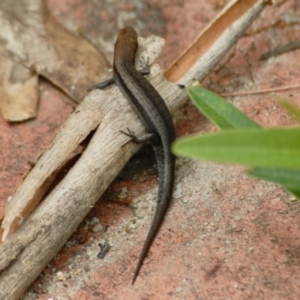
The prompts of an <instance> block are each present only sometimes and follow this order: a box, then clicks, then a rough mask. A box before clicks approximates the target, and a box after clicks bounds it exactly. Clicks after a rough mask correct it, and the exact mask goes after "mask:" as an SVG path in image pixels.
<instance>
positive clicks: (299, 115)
mask: <svg viewBox="0 0 300 300" xmlns="http://www.w3.org/2000/svg"><path fill="white" fill-rule="evenodd" d="M278 101H279V103H280V105H281V106H283V107H284V108H285V109H286V110H287V111H288V112H289V114H290V115H291V116H293V117H294V119H295V120H296V121H298V122H300V111H299V109H298V108H297V107H296V106H294V105H293V104H292V103H291V102H289V101H287V100H286V99H284V98H278Z"/></svg>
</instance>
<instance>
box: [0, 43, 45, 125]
mask: <svg viewBox="0 0 300 300" xmlns="http://www.w3.org/2000/svg"><path fill="white" fill-rule="evenodd" d="M0 69H1V73H0V110H1V112H2V115H3V117H4V119H5V120H8V121H12V122H20V121H24V120H28V119H31V118H34V117H35V116H36V111H37V105H38V97H39V92H38V75H37V74H36V73H35V72H31V71H30V69H28V68H27V67H25V66H24V65H22V64H20V63H19V62H16V61H14V60H13V58H12V57H11V56H10V55H9V53H8V52H7V51H5V49H3V47H2V45H0Z"/></svg>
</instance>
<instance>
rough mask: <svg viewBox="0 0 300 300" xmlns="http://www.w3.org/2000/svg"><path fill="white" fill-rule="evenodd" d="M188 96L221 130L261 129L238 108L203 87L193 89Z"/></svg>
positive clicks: (190, 89) (189, 90)
mask: <svg viewBox="0 0 300 300" xmlns="http://www.w3.org/2000/svg"><path fill="white" fill-rule="evenodd" d="M188 94H189V96H190V98H191V99H192V101H193V103H194V104H195V105H196V107H197V108H198V109H199V110H200V111H201V112H202V113H203V114H204V115H205V116H206V117H207V118H208V119H210V120H211V121H212V122H213V123H215V124H216V125H217V126H219V127H220V128H221V129H234V128H236V129H240V128H259V127H260V126H259V125H258V124H257V123H255V122H254V121H253V120H251V119H250V118H248V117H247V116H246V115H245V114H243V113H242V112H241V111H240V110H238V109H237V108H236V107H234V106H233V105H231V104H230V103H228V102H227V101H226V100H224V99H223V98H222V97H220V96H219V95H217V94H215V93H213V92H211V91H209V90H207V89H205V88H202V87H198V86H196V87H191V88H189V89H188Z"/></svg>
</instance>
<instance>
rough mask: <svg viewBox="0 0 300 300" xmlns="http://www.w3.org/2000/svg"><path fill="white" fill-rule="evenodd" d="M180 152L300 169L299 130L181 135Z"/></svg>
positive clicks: (176, 149) (176, 146)
mask: <svg viewBox="0 0 300 300" xmlns="http://www.w3.org/2000/svg"><path fill="white" fill-rule="evenodd" d="M173 151H174V153H175V154H177V155H181V156H186V157H190V158H198V159H208V160H213V161H216V162H223V163H235V164H244V165H246V166H255V167H274V168H291V169H297V168H300V129H299V128H294V129H282V128H271V129H264V130H262V129H260V128H258V129H245V130H224V131H221V132H218V133H215V134H203V135H194V136H191V137H188V138H181V139H179V140H177V141H176V142H175V143H174V145H173Z"/></svg>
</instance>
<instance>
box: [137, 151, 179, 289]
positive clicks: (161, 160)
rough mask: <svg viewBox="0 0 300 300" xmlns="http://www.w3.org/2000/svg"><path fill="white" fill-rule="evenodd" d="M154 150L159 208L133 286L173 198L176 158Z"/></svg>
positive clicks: (168, 153)
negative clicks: (157, 177)
mask: <svg viewBox="0 0 300 300" xmlns="http://www.w3.org/2000/svg"><path fill="white" fill-rule="evenodd" d="M154 150H155V154H156V159H157V165H158V176H159V187H158V200H157V207H156V211H155V214H154V218H153V221H152V224H151V227H150V231H149V233H148V236H147V238H146V241H145V243H144V246H143V249H142V252H141V254H140V257H139V261H138V264H137V267H136V269H135V272H134V276H133V280H132V284H134V282H135V280H136V278H137V276H138V274H139V271H140V269H141V267H142V264H143V262H144V259H145V256H146V254H147V252H148V250H149V248H150V246H151V244H152V242H153V240H154V238H155V236H156V234H157V233H158V231H159V228H160V226H161V224H162V222H163V220H164V217H165V214H166V212H167V210H168V207H169V204H170V201H171V198H172V191H173V184H174V168H175V157H174V156H173V155H172V154H171V153H170V152H169V150H167V151H166V150H165V149H163V148H162V147H154Z"/></svg>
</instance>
